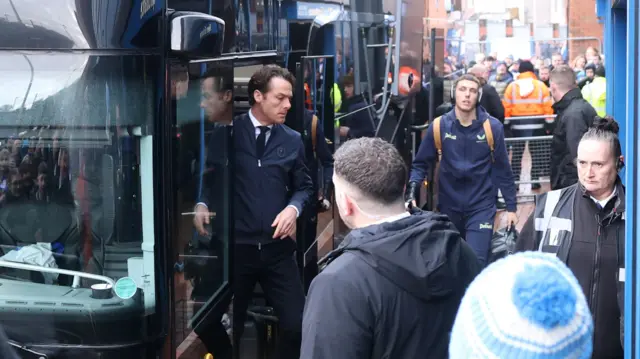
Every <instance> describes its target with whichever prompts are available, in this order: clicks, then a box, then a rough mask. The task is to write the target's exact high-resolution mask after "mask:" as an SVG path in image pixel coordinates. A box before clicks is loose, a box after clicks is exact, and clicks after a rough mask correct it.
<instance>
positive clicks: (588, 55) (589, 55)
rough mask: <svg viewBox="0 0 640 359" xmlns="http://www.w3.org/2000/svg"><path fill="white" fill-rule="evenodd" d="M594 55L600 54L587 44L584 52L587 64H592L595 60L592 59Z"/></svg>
mask: <svg viewBox="0 0 640 359" xmlns="http://www.w3.org/2000/svg"><path fill="white" fill-rule="evenodd" d="M596 56H600V51H598V50H596V48H595V47H593V46H589V47H588V48H587V51H585V52H584V57H585V58H586V59H587V64H593V63H594V62H595V61H597V60H595V61H594V58H595V57H596Z"/></svg>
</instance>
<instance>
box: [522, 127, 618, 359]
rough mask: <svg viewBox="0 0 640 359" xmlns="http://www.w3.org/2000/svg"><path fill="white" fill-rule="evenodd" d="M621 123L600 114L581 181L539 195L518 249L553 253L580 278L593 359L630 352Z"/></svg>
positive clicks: (581, 148) (581, 154)
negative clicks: (626, 335) (625, 344)
mask: <svg viewBox="0 0 640 359" xmlns="http://www.w3.org/2000/svg"><path fill="white" fill-rule="evenodd" d="M618 131H619V127H618V124H617V123H616V121H615V120H614V119H613V118H611V117H606V118H600V117H598V118H596V120H595V121H594V122H593V126H592V127H591V128H589V130H588V131H587V133H585V134H584V136H582V140H581V141H580V144H579V145H578V154H577V161H576V163H577V166H578V178H579V182H578V183H575V184H573V185H572V186H569V187H566V188H563V189H558V190H553V191H551V192H547V193H545V194H541V195H538V196H536V200H535V208H534V211H533V213H532V214H531V216H530V217H529V219H528V220H527V222H526V223H525V225H524V228H523V229H522V232H521V233H520V236H519V237H518V241H517V242H516V251H518V252H521V251H531V250H539V251H542V252H546V253H552V254H555V255H556V256H558V258H559V259H560V260H561V261H562V262H564V263H565V264H566V265H567V266H568V267H569V268H570V269H571V271H572V272H573V274H574V275H575V276H576V278H577V279H578V282H579V283H580V286H581V287H582V291H583V293H584V294H585V295H586V297H587V301H588V303H589V308H590V309H591V314H592V315H593V319H594V323H595V328H594V335H593V338H594V339H593V356H592V358H593V359H622V358H623V357H624V350H623V342H624V331H623V329H624V280H625V278H624V268H625V265H624V263H625V187H624V185H623V184H622V180H621V179H620V177H619V172H620V171H621V170H622V168H623V167H624V161H623V158H622V150H621V146H620V140H619V139H618Z"/></svg>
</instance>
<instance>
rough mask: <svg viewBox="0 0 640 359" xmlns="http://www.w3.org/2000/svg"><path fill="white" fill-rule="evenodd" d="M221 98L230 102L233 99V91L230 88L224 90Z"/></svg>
mask: <svg viewBox="0 0 640 359" xmlns="http://www.w3.org/2000/svg"><path fill="white" fill-rule="evenodd" d="M222 100H223V101H224V102H226V103H231V101H233V92H232V91H230V90H227V91H225V92H224V95H223V96H222Z"/></svg>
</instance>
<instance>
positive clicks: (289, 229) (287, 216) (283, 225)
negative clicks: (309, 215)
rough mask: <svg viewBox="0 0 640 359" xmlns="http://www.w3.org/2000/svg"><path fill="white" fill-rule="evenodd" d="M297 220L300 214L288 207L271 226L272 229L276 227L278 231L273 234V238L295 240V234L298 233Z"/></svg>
mask: <svg viewBox="0 0 640 359" xmlns="http://www.w3.org/2000/svg"><path fill="white" fill-rule="evenodd" d="M297 219H298V212H296V210H295V209H294V208H293V207H287V208H285V209H283V210H282V212H280V213H279V214H278V216H276V219H275V220H274V221H273V223H272V224H271V227H276V231H275V233H273V238H274V239H276V238H280V239H284V238H287V237H291V238H293V236H294V234H295V233H296V220H297Z"/></svg>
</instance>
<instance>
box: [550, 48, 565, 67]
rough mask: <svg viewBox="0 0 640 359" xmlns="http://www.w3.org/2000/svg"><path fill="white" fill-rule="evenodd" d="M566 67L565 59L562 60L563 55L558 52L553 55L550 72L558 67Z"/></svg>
mask: <svg viewBox="0 0 640 359" xmlns="http://www.w3.org/2000/svg"><path fill="white" fill-rule="evenodd" d="M562 65H564V59H563V58H562V54H560V53H558V52H556V53H554V54H553V55H551V66H550V67H549V70H550V71H553V69H555V68H556V67H558V66H562Z"/></svg>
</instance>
